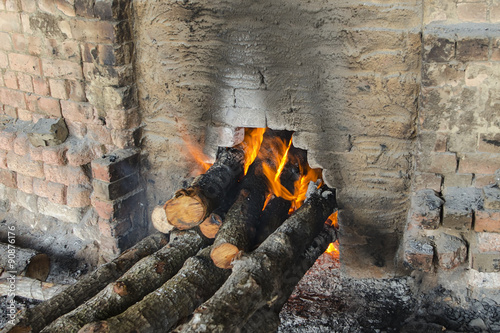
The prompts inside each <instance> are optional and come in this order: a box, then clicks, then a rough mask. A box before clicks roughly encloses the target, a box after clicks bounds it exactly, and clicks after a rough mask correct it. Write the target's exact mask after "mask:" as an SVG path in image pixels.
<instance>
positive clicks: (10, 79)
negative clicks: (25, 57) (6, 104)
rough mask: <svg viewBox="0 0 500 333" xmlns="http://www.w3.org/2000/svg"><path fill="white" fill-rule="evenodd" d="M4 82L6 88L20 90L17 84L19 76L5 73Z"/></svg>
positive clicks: (9, 72)
mask: <svg viewBox="0 0 500 333" xmlns="http://www.w3.org/2000/svg"><path fill="white" fill-rule="evenodd" d="M3 81H4V83H5V86H6V87H7V88H9V89H18V88H19V85H18V83H17V75H16V73H15V72H13V71H6V72H5V73H3Z"/></svg>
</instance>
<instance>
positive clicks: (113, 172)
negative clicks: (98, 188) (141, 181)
mask: <svg viewBox="0 0 500 333" xmlns="http://www.w3.org/2000/svg"><path fill="white" fill-rule="evenodd" d="M138 163H139V153H138V151H137V150H135V149H122V150H118V151H114V152H112V153H110V154H107V155H105V156H104V157H101V158H98V159H96V160H94V161H92V174H93V176H94V178H95V179H98V180H103V181H105V182H114V181H116V180H118V179H121V178H124V177H126V176H128V175H131V174H133V173H135V172H136V171H137V169H138Z"/></svg>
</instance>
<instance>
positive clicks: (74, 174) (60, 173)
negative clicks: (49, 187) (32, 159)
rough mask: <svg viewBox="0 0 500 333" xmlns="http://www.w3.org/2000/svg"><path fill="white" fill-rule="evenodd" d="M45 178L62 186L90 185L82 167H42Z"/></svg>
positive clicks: (47, 165) (46, 165)
mask: <svg viewBox="0 0 500 333" xmlns="http://www.w3.org/2000/svg"><path fill="white" fill-rule="evenodd" d="M44 175H45V178H46V179H47V180H49V181H51V182H54V183H60V184H64V185H67V186H69V185H76V184H81V185H90V180H89V177H88V176H87V175H86V173H85V171H84V170H83V168H82V167H73V166H55V165H49V164H45V165H44Z"/></svg>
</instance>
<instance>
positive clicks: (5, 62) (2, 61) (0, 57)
mask: <svg viewBox="0 0 500 333" xmlns="http://www.w3.org/2000/svg"><path fill="white" fill-rule="evenodd" d="M8 67H9V58H8V57H7V54H5V53H4V52H0V68H8Z"/></svg>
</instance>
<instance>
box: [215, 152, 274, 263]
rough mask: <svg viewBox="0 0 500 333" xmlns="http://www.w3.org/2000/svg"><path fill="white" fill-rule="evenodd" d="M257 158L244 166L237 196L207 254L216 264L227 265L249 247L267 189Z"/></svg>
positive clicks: (252, 240)
mask: <svg viewBox="0 0 500 333" xmlns="http://www.w3.org/2000/svg"><path fill="white" fill-rule="evenodd" d="M259 164H260V161H256V162H254V164H253V165H252V166H251V167H250V169H249V170H248V174H247V175H246V176H245V178H243V180H242V182H241V190H240V194H239V196H238V199H237V200H236V202H235V203H234V205H233V206H231V208H230V209H229V211H228V212H227V214H226V218H225V220H224V223H223V224H222V226H221V228H220V230H219V232H218V234H217V236H216V238H215V241H214V245H213V248H212V252H211V253H210V256H211V257H212V260H213V261H214V263H215V265H216V266H217V267H220V268H226V269H227V268H231V267H232V266H231V261H232V260H233V259H234V258H235V257H236V256H237V255H238V253H240V252H241V251H249V250H251V247H252V246H253V244H254V241H255V239H254V238H255V234H256V230H257V225H258V223H259V221H260V215H261V213H262V207H263V206H264V202H265V201H266V194H267V192H268V188H267V183H266V179H265V177H264V176H263V175H262V174H261V173H260V172H259V171H258V168H259Z"/></svg>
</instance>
